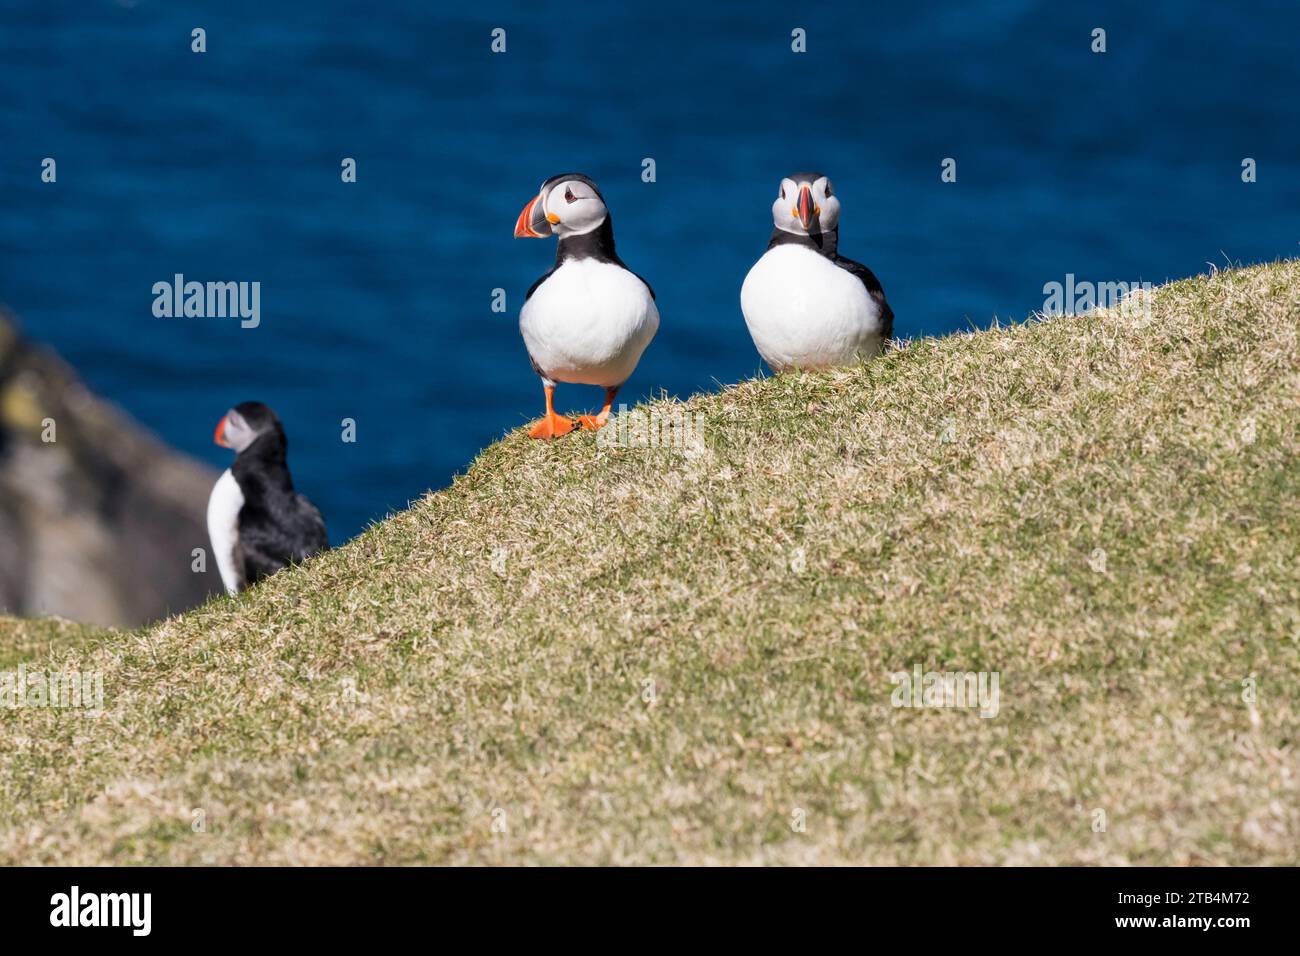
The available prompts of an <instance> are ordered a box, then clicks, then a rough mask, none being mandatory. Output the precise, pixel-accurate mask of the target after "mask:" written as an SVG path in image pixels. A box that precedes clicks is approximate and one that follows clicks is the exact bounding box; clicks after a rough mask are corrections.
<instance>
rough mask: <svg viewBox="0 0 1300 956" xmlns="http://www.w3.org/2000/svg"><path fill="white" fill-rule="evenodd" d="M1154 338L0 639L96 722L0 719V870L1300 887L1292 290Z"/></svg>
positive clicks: (520, 480)
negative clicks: (927, 876)
mask: <svg viewBox="0 0 1300 956" xmlns="http://www.w3.org/2000/svg"><path fill="white" fill-rule="evenodd" d="M1150 304H1151V312H1150V315H1149V316H1148V315H1142V314H1136V315H1135V314H1120V313H1118V312H1098V313H1092V314H1089V315H1086V316H1081V317H1066V318H1059V319H1054V320H1051V321H1046V322H1038V323H1031V324H1027V325H1018V326H1014V327H1010V328H999V329H994V330H992V331H987V332H980V333H974V334H968V335H957V336H950V337H946V338H942V339H925V340H921V341H917V342H913V343H911V344H910V345H908V346H907V347H906V348H902V349H899V350H896V351H893V352H891V353H889V354H888V355H886V356H885V357H883V358H881V359H879V360H876V361H873V362H870V363H868V364H866V365H865V366H863V367H861V368H857V369H849V370H841V371H834V372H827V373H819V374H791V375H784V376H780V377H776V378H769V379H763V380H757V381H752V382H746V383H743V384H741V385H739V386H736V387H733V388H728V389H726V390H724V391H722V392H721V393H719V394H713V395H701V396H696V397H694V398H692V399H691V400H690V401H689V402H686V403H684V404H683V403H677V402H673V401H668V400H665V401H661V402H657V403H654V404H653V405H652V406H649V407H652V408H654V409H657V410H659V411H662V412H668V411H672V410H683V409H684V410H686V411H689V412H692V413H700V414H701V415H702V416H703V417H702V422H703V429H704V440H705V449H704V451H703V452H702V453H701V454H698V455H693V456H687V455H681V454H674V453H671V452H666V451H663V450H647V449H636V448H599V447H597V445H596V443H595V440H594V438H593V437H592V436H591V435H589V434H585V433H584V434H574V435H571V436H568V437H566V438H565V439H561V440H560V441H558V442H555V443H552V444H541V443H536V442H531V441H529V440H528V439H526V438H525V437H524V436H523V434H522V432H521V431H519V430H516V431H515V432H512V433H511V434H510V435H508V436H507V437H506V438H505V439H504V440H503V441H501V442H499V443H498V444H496V445H493V446H492V447H490V448H488V449H487V450H485V451H484V452H483V454H482V455H481V456H480V457H479V458H478V460H477V461H476V462H475V463H474V464H473V466H472V467H471V468H469V470H468V472H467V473H466V474H465V475H464V476H462V477H459V478H457V480H456V481H455V482H454V483H453V484H452V486H451V487H450V488H447V489H445V490H443V491H440V492H437V493H434V494H430V495H428V496H427V497H426V498H424V499H423V500H421V501H420V502H418V503H416V504H415V505H413V506H412V507H411V508H410V509H409V510H407V511H405V512H402V513H401V514H398V515H395V516H393V517H392V518H391V519H389V520H387V521H385V522H383V523H382V524H380V525H378V526H376V527H374V528H372V529H371V530H370V531H368V532H367V533H365V534H364V535H362V536H361V537H360V538H358V539H357V540H355V541H353V542H351V543H350V544H348V545H347V546H346V547H344V548H341V549H338V550H336V551H334V552H332V553H330V554H328V555H326V556H323V557H322V558H320V559H318V560H315V561H313V562H311V563H310V564H309V565H308V566H306V567H304V568H301V569H296V570H294V571H291V572H288V573H284V574H281V575H279V576H277V577H276V578H274V579H272V580H271V581H268V582H266V583H265V584H263V585H262V586H259V587H258V588H256V589H255V590H254V591H252V592H249V593H247V594H245V595H241V596H240V597H238V598H236V599H220V600H216V601H213V602H211V603H210V604H208V605H207V606H205V607H203V608H200V609H199V610H196V611H193V612H191V613H188V614H185V615H182V616H180V617H177V618H173V619H170V620H168V621H165V622H162V623H161V624H159V625H157V626H155V627H152V628H149V629H146V630H143V631H139V632H129V633H128V632H110V633H108V634H107V635H105V634H104V633H103V632H96V635H95V636H93V637H91V638H90V639H89V640H87V641H86V642H83V643H78V642H76V641H67V642H65V641H62V640H60V639H55V640H54V641H53V642H52V645H51V646H48V647H46V646H44V645H45V644H49V643H50V642H49V641H47V640H45V639H44V638H41V637H39V636H36V637H30V636H29V637H17V638H14V637H11V638H8V639H7V640H8V641H9V643H7V644H5V645H4V646H5V647H11V646H12V647H15V648H25V649H26V651H25V652H26V653H33V652H38V653H39V657H38V658H36V659H37V660H39V661H40V662H42V666H46V667H56V668H57V667H63V668H67V669H80V670H97V671H99V672H101V673H102V674H103V678H104V687H105V697H106V701H105V703H106V712H105V714H104V716H102V717H100V718H98V719H95V718H89V717H85V716H79V715H77V714H75V713H71V712H69V711H61V710H56V709H50V708H19V709H16V710H12V711H0V720H2V721H3V725H2V726H0V731H2V732H3V737H2V738H0V754H2V755H3V756H2V757H0V759H2V761H3V763H2V764H0V821H2V827H0V860H3V861H4V862H9V863H19V862H27V863H65V864H73V863H102V862H117V863H128V862H158V863H169V864H192V863H272V864H279V863H308V864H309V863H358V862H385V863H422V862H434V863H520V862H523V863H792V864H802V863H874V864H891V863H907V864H914V863H920V864H936V863H938V864H943V863H990V864H992V863H1032V864H1116V863H1135V864H1137V863H1145V864H1227V863H1234V864H1258V863H1274V864H1276V863H1295V862H1297V858H1298V857H1300V850H1298V848H1300V799H1298V798H1297V787H1298V786H1300V759H1298V757H1297V735H1298V734H1300V660H1298V657H1300V646H1298V645H1297V637H1298V635H1300V575H1298V574H1297V566H1298V565H1297V557H1298V555H1297V551H1298V550H1300V507H1298V506H1297V502H1298V501H1300V466H1298V465H1297V461H1298V460H1300V415H1298V414H1297V398H1298V396H1300V358H1298V357H1297V356H1300V348H1298V346H1300V343H1298V342H1297V332H1298V330H1300V264H1297V263H1295V262H1286V263H1279V264H1273V265H1268V266H1260V267H1253V268H1248V269H1242V270H1234V271H1228V272H1221V273H1217V274H1215V275H1212V276H1209V277H1202V278H1196V279H1190V280H1187V281H1183V282H1177V283H1174V284H1172V285H1169V286H1165V287H1163V288H1161V289H1158V290H1156V292H1155V293H1154V297H1153V299H1152V300H1151V302H1150ZM743 334H744V333H743V329H742V328H741V327H740V326H738V327H737V335H738V339H737V347H742V346H744V345H745V343H744V341H743ZM570 394H571V395H572V394H573V393H572V391H571V392H570ZM503 562H504V563H503ZM30 627H32V625H26V624H17V623H14V624H9V625H7V626H6V627H5V628H3V629H0V630H3V631H13V632H15V633H16V634H20V635H21V634H23V633H24V632H28V629H29V628H30ZM36 627H42V628H43V627H48V625H43V624H42V625H36ZM28 633H30V632H28ZM915 664H920V665H922V667H923V668H924V669H927V670H969V671H997V672H998V673H999V675H1000V691H1001V697H1000V710H999V712H998V714H997V716H996V717H994V718H991V719H984V718H981V717H980V716H979V715H978V713H976V712H974V711H972V710H961V709H898V708H894V707H892V706H891V704H890V699H891V694H892V691H893V689H894V688H893V684H892V683H891V681H890V674H891V673H893V672H895V671H910V670H911V669H912V667H913V665H915ZM29 666H31V665H30V664H29ZM1248 679H1253V680H1254V682H1255V687H1256V693H1257V696H1256V699H1255V700H1254V702H1253V703H1249V702H1247V701H1246V700H1244V699H1243V681H1247V680H1248ZM651 689H652V690H653V693H650V690H651ZM195 810H202V813H203V827H202V832H195V829H194V826H193V825H192V821H193V820H194V816H193V813H194V811H195ZM796 810H800V811H803V814H804V817H805V820H806V825H805V827H804V828H803V829H802V832H800V831H799V830H797V829H795V828H793V827H792V826H791V822H792V820H793V819H794V814H795V811H796ZM1097 811H1104V814H1105V827H1104V831H1100V832H1099V831H1098V830H1097V829H1095V828H1094V822H1095V821H1097V820H1099V819H1100V816H1099V815H1098V813H1097ZM494 822H495V823H496V824H497V826H496V827H495V828H494Z"/></svg>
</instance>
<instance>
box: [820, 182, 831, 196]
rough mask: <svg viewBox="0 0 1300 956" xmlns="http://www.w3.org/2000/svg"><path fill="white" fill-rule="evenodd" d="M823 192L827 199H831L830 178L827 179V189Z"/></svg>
mask: <svg viewBox="0 0 1300 956" xmlns="http://www.w3.org/2000/svg"><path fill="white" fill-rule="evenodd" d="M822 194H823V195H824V196H825V197H826V198H827V199H830V198H831V181H830V180H829V179H828V180H826V189H825V190H823V192H822Z"/></svg>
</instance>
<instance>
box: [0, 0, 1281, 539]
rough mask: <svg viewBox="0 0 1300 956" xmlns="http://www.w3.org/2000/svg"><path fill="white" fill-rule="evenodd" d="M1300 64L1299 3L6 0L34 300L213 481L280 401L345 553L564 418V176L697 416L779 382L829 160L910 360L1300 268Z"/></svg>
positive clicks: (670, 385) (2, 258) (853, 231)
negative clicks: (196, 291) (554, 317)
mask: <svg viewBox="0 0 1300 956" xmlns="http://www.w3.org/2000/svg"><path fill="white" fill-rule="evenodd" d="M199 27H201V28H203V29H204V30H205V31H206V45H207V51H206V52H205V53H201V54H200V53H194V52H192V51H191V31H192V30H193V29H194V28H199ZM495 28H501V29H504V30H505V31H506V32H505V38H506V50H505V52H504V53H493V52H492V49H491V43H492V31H493V30H494V29H495ZM796 28H798V29H802V30H804V31H805V32H806V47H807V51H806V52H804V53H795V52H793V51H792V49H791V43H792V38H791V37H792V31H793V30H795V29H796ZM1095 28H1102V29H1104V30H1105V31H1106V52H1105V53H1094V52H1092V46H1093V30H1094V29H1095ZM1298 44H1300V4H1297V3H1294V2H1286V3H1282V2H1279V3H1252V2H1243V3H1239V4H1224V3H1191V2H1188V3H1143V4H1132V3H1101V4H1070V3H1059V2H1057V3H1053V2H996V3H986V4H978V3H949V4H944V3H903V4H900V3H878V4H877V3H871V4H868V3H818V2H811V3H763V2H746V3H735V4H716V5H710V4H701V3H665V2H655V3H652V4H638V3H631V4H619V5H614V4H607V3H600V4H577V3H570V4H563V3H561V4H540V3H524V2H509V3H487V2H484V3H474V4H443V3H434V2H427V0H424V2H411V3H398V2H391V3H359V2H330V0H320V2H313V3H303V4H288V3H271V2H264V3H257V4H245V3H231V2H212V3H184V2H162V0H119V2H108V0H80V2H68V3H51V2H32V3H24V2H14V0H7V2H6V3H5V4H4V6H3V12H0V301H3V302H5V303H7V304H8V305H9V306H10V307H11V308H12V309H13V310H14V311H15V312H17V313H18V314H19V315H20V317H21V318H22V320H23V326H24V329H25V331H26V332H27V334H28V335H29V336H31V337H32V338H34V339H36V340H38V341H41V342H44V343H46V344H48V345H50V346H52V347H53V348H54V349H56V350H57V351H58V352H60V353H61V354H62V355H63V356H64V357H65V358H66V359H67V360H68V361H69V362H70V363H71V364H72V365H73V366H74V367H75V368H76V369H77V370H78V371H79V372H80V374H81V375H82V376H83V377H84V378H85V379H86V380H87V382H88V383H89V384H90V386H91V387H92V388H93V389H94V390H96V391H97V392H99V393H100V394H102V395H104V396H105V397H107V398H109V399H111V400H112V401H114V402H116V403H118V404H119V405H121V406H122V407H123V408H125V409H126V410H127V411H129V412H130V413H131V414H132V415H134V416H135V417H136V418H137V419H139V420H140V421H142V422H143V423H144V424H145V425H146V426H147V427H149V428H150V429H152V430H153V431H155V432H156V433H157V434H158V435H160V436H161V437H162V438H163V439H164V440H166V441H167V442H169V443H170V444H172V445H174V446H175V447H177V448H180V449H183V450H184V451H186V452H188V453H190V454H192V455H195V456H198V457H200V458H202V459H204V460H205V461H207V462H209V463H210V464H212V465H213V466H216V467H224V466H225V464H226V463H227V462H228V460H229V452H227V451H225V450H224V449H220V448H217V447H216V446H214V445H213V444H212V431H213V427H214V426H215V424H216V422H217V420H218V419H219V418H220V417H221V415H222V414H223V413H224V412H225V410H226V409H227V408H228V407H230V406H231V405H234V404H236V403H238V402H240V401H243V400H247V399H257V400H261V401H264V402H266V403H268V404H269V405H271V406H272V407H274V408H275V409H276V410H277V411H278V412H279V413H280V416H281V418H282V419H283V421H284V423H285V426H286V428H287V430H288V433H289V437H290V463H291V466H292V468H293V471H294V474H295V476H296V479H297V483H298V486H299V488H300V489H301V490H303V491H304V492H305V493H306V494H307V495H308V496H310V497H311V498H312V499H313V500H315V501H316V502H317V503H318V504H319V505H320V507H321V509H322V511H323V512H324V514H325V516H326V519H327V521H328V523H329V526H330V530H331V536H332V538H333V539H334V540H335V541H336V542H338V541H342V540H343V539H345V538H348V537H350V536H352V535H354V534H356V533H357V532H358V531H360V530H361V529H362V528H363V527H365V526H366V525H367V524H368V523H369V522H371V521H373V520H375V519H378V518H380V517H382V516H383V515H384V514H385V513H387V512H388V511H389V510H391V509H395V508H400V507H402V506H404V505H405V504H406V503H407V502H408V501H410V500H412V499H414V498H417V497H419V496H420V495H421V494H422V493H423V492H424V491H425V490H426V489H428V488H437V487H440V486H443V485H445V484H447V483H448V481H449V480H450V479H451V477H452V475H453V474H454V473H456V472H457V471H458V470H462V469H464V468H465V467H466V466H467V465H468V464H469V462H470V461H471V460H472V459H473V457H474V455H475V454H476V453H477V451H478V450H479V449H481V448H482V447H483V446H485V445H486V444H488V443H490V442H492V441H493V440H495V439H497V438H499V437H500V436H501V435H502V434H503V433H504V432H505V431H507V430H508V429H511V428H514V427H516V426H519V425H521V424H524V423H525V422H527V421H529V420H530V419H532V418H534V417H536V416H537V415H538V413H539V412H540V411H541V408H542V393H541V388H540V386H539V383H538V380H537V378H536V377H535V376H534V374H533V373H532V371H531V369H530V368H529V364H528V359H527V356H526V354H525V352H524V348H523V345H522V342H521V340H520V337H519V333H518V329H517V325H516V321H517V316H518V310H519V306H520V305H521V303H522V302H523V296H524V292H525V290H526V289H527V288H528V286H529V285H530V284H531V283H532V281H533V280H534V279H535V278H537V277H538V276H539V275H540V274H541V273H543V272H544V271H545V270H546V269H547V268H549V266H550V264H551V261H552V259H553V256H554V243H553V241H544V242H543V241H537V240H522V239H519V240H517V239H514V238H513V237H512V230H513V226H514V223H515V219H516V216H517V215H518V213H519V211H520V209H521V208H522V207H523V206H524V204H525V203H526V202H527V201H528V200H529V199H530V198H532V196H533V195H534V194H535V193H536V190H537V187H538V185H539V184H540V183H541V182H542V180H543V179H545V178H546V177H548V176H549V175H551V174H553V173H558V172H566V171H575V170H576V171H583V172H586V173H588V174H590V175H591V176H592V177H594V178H595V180H596V181H597V182H598V183H599V184H600V185H601V187H602V190H603V192H604V194H605V197H606V199H607V201H608V203H609V205H610V208H611V210H612V213H613V218H614V226H615V234H616V237H617V240H618V248H619V252H620V254H621V255H622V257H623V258H624V259H625V260H626V261H627V263H628V264H629V266H630V267H631V268H633V269H634V270H636V271H637V272H639V273H641V274H642V275H644V276H645V277H646V278H647V279H649V281H650V282H651V283H652V284H653V286H654V287H655V290H656V291H657V293H658V301H659V308H660V312H661V314H662V327H661V329H660V332H659V335H658V338H657V339H656V340H655V342H654V343H653V344H652V345H651V347H650V349H649V350H648V352H647V353H646V355H645V357H644V359H643V360H642V362H641V365H640V367H639V368H638V370H637V373H636V375H635V376H634V377H633V378H632V380H631V381H630V382H629V383H628V386H627V389H626V392H625V395H626V397H627V398H628V399H629V400H631V399H635V398H638V397H642V396H647V395H652V394H659V393H661V392H667V393H669V394H676V395H681V396H685V395H688V394H690V393H693V392H696V391H700V390H707V389H713V388H716V387H718V385H719V383H731V382H736V381H738V380H740V379H743V378H746V377H748V376H751V375H754V374H755V373H757V372H759V371H760V369H761V362H760V360H759V358H758V355H757V353H756V352H755V351H754V348H753V346H752V344H751V342H750V341H749V338H748V336H747V334H746V331H745V327H744V324H743V320H742V318H741V314H740V308H739V301H738V300H739V289H740V284H741V282H742V280H743V279H744V276H745V273H746V271H747V270H748V268H749V267H750V265H751V264H752V263H753V261H754V260H755V259H756V258H757V257H758V256H759V255H760V254H761V253H762V252H763V250H764V247H765V245H766V242H767V239H768V235H769V233H770V231H771V219H770V207H771V203H772V199H773V198H774V195H775V191H776V189H777V184H778V182H779V181H780V179H781V177H782V176H783V175H785V174H787V173H789V172H792V171H794V170H799V169H806V168H815V169H820V170H822V171H825V172H827V173H829V174H830V175H831V177H832V179H833V180H834V183H835V186H836V189H837V192H838V194H839V196H840V199H841V202H842V204H843V211H842V214H841V250H842V252H844V254H846V255H848V256H850V257H852V258H855V259H858V260H860V261H863V262H865V263H867V264H868V265H869V266H870V267H871V268H872V269H873V270H874V271H875V272H876V274H877V275H878V276H879V277H880V279H881V281H882V282H883V284H884V287H885V290H886V293H887V294H888V297H889V300H890V302H891V303H892V305H893V308H894V310H895V312H896V313H897V326H896V332H897V334H899V335H901V336H904V337H916V336H922V335H933V334H940V333H944V332H949V331H952V330H961V329H970V328H979V327H983V326H987V325H988V324H989V323H990V322H991V321H992V320H993V319H994V318H995V317H997V318H999V319H1002V320H1008V319H1010V320H1014V319H1022V318H1024V317H1025V316H1026V315H1027V314H1028V313H1029V312H1030V311H1032V310H1035V309H1039V308H1042V306H1043V301H1044V290H1043V286H1044V285H1045V284H1046V283H1049V282H1062V283H1063V282H1065V280H1066V276H1067V275H1069V274H1073V275H1074V276H1075V277H1076V279H1077V280H1078V281H1097V282H1102V281H1106V282H1111V281H1115V282H1120V281H1123V282H1141V281H1150V282H1161V281H1163V280H1165V279H1167V278H1175V277H1182V276H1187V275H1190V274H1195V273H1202V272H1205V271H1207V270H1208V269H1209V268H1210V267H1211V265H1212V264H1213V265H1217V266H1223V265H1226V264H1228V263H1230V262H1238V261H1240V262H1246V263H1249V262H1258V261H1267V260H1272V259H1276V258H1279V257H1287V256H1294V255H1296V254H1297V253H1300V245H1298V244H1297V243H1300V122H1298V121H1297V115H1296V102H1297V93H1298V92H1300V55H1298V53H1300V48H1298ZM45 157H52V158H54V159H55V160H56V163H57V181H56V182H55V183H52V184H51V183H42V182H41V176H40V174H41V163H42V160H43V159H44V158H45ZM345 157H352V158H354V159H355V160H356V163H357V181H356V182H355V183H351V184H348V183H343V182H342V181H341V176H340V164H341V162H342V160H343V159H344V158H345ZM1247 157H1249V158H1252V159H1254V160H1255V166H1256V170H1257V173H1256V175H1257V181H1256V182H1253V183H1244V182H1243V181H1242V162H1243V159H1245V158H1247ZM945 158H953V159H955V160H956V172H957V180H956V182H952V183H944V182H941V179H940V172H941V163H942V161H943V160H944V159H945ZM645 159H653V160H654V167H655V181H654V182H649V183H648V182H644V181H643V179H642V171H643V168H644V166H643V161H644V160H645ZM177 273H181V274H183V275H184V276H185V277H186V279H189V280H198V281H246V282H252V281H257V282H260V284H261V324H260V325H259V326H258V327H257V328H255V329H244V328H241V327H240V323H239V322H238V320H235V319H206V318H205V319H200V318H170V319H168V318H156V317H155V316H154V315H153V310H152V307H153V301H154V296H153V293H152V291H151V290H152V287H153V285H154V284H155V283H157V282H160V281H165V282H170V281H171V279H172V277H173V276H174V275H175V274H177ZM497 288H501V289H504V290H506V302H507V306H508V309H507V311H506V312H504V313H500V312H494V311H492V301H493V290H494V289H497ZM1243 334H1247V330H1245V329H1243ZM599 397H600V396H599V393H598V390H596V389H594V388H582V387H577V386H568V387H566V386H561V388H560V394H559V398H560V405H561V406H563V408H565V409H577V408H580V407H594V406H595V405H596V404H597V402H598V399H599ZM344 419H353V420H354V421H355V423H356V441H355V442H354V443H345V442H344V441H342V440H341V434H342V426H341V422H342V421H343V420H344Z"/></svg>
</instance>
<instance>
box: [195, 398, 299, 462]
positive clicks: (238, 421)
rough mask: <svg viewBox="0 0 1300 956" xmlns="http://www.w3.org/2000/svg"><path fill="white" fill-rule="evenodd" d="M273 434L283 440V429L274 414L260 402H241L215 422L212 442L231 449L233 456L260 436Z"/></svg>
mask: <svg viewBox="0 0 1300 956" xmlns="http://www.w3.org/2000/svg"><path fill="white" fill-rule="evenodd" d="M268 432H275V433H277V434H278V435H279V436H280V439H281V441H283V439H284V429H283V428H282V427H281V426H280V419H279V418H277V417H276V415H275V412H273V411H271V409H269V408H267V407H266V406H265V405H263V404H262V403H261V402H241V403H240V404H238V405H236V406H235V407H234V408H232V409H231V410H230V411H228V412H226V414H225V415H223V416H222V418H221V421H219V422H217V431H216V433H215V434H214V435H213V436H212V440H213V441H215V442H216V443H217V444H218V445H220V446H221V447H223V448H232V449H234V451H235V454H239V452H241V451H243V450H244V449H245V448H247V447H248V446H249V445H251V444H253V442H254V441H256V440H257V439H258V438H259V437H260V436H262V435H264V434H266V433H268Z"/></svg>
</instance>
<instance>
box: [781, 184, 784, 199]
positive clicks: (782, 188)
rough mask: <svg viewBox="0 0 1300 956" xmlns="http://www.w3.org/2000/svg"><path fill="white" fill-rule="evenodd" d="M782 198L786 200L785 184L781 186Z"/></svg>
mask: <svg viewBox="0 0 1300 956" xmlns="http://www.w3.org/2000/svg"><path fill="white" fill-rule="evenodd" d="M781 198H782V199H784V198H785V183H782V184H781Z"/></svg>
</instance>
